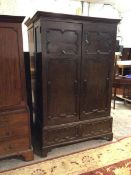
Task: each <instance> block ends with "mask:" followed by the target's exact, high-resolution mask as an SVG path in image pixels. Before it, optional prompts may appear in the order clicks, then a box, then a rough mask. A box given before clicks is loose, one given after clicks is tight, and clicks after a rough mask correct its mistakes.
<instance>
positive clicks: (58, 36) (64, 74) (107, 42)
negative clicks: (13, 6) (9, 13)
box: [25, 12, 119, 156]
mask: <svg viewBox="0 0 131 175" xmlns="http://www.w3.org/2000/svg"><path fill="white" fill-rule="evenodd" d="M118 22H119V20H117V19H104V18H93V17H82V16H75V15H66V14H56V13H48V12H37V13H36V14H35V15H34V16H33V18H32V19H29V20H27V21H26V23H25V24H26V25H27V27H28V37H29V48H30V49H29V51H30V62H31V72H32V74H33V75H35V76H32V82H33V85H32V87H33V96H34V112H35V123H34V126H35V132H36V134H37V139H38V141H39V143H40V149H41V153H42V155H43V156H46V155H47V152H48V151H49V150H51V149H52V148H55V147H58V146H62V145H67V144H72V143H76V142H80V141H85V140H89V139H94V138H100V137H101V138H106V139H108V140H111V139H112V137H113V133H112V117H111V116H110V107H111V96H112V91H111V90H112V72H113V64H114V63H113V61H114V51H115V43H116V29H117V23H118Z"/></svg>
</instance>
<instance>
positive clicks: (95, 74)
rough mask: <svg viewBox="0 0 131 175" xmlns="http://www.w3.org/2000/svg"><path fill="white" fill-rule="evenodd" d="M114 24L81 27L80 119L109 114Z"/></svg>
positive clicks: (94, 24) (91, 24)
mask: <svg viewBox="0 0 131 175" xmlns="http://www.w3.org/2000/svg"><path fill="white" fill-rule="evenodd" d="M115 30H116V27H115V25H112V24H106V23H100V22H99V23H97V22H96V23H91V22H88V23H86V24H85V25H84V27H83V44H82V66H81V101H80V117H81V118H83V119H91V118H92V119H93V118H96V117H102V116H107V115H109V112H110V100H111V77H112V65H113V52H114V45H115V37H116V36H115Z"/></svg>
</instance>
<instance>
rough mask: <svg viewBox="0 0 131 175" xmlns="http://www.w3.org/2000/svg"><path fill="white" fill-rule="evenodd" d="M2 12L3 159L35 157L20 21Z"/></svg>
mask: <svg viewBox="0 0 131 175" xmlns="http://www.w3.org/2000/svg"><path fill="white" fill-rule="evenodd" d="M23 19H24V17H20V16H19V17H18V16H7V15H0V158H5V157H8V156H13V155H17V156H18V155H19V156H20V155H21V156H23V157H24V159H25V160H26V161H29V160H32V159H33V152H32V147H31V135H30V112H29V109H28V106H27V99H26V87H25V85H26V84H25V69H24V55H23V47H22V31H21V23H22V21H23Z"/></svg>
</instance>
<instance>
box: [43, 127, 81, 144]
mask: <svg viewBox="0 0 131 175" xmlns="http://www.w3.org/2000/svg"><path fill="white" fill-rule="evenodd" d="M44 133H45V134H44V140H43V142H44V145H55V144H58V143H59V144H60V143H63V142H67V141H71V140H74V139H76V138H77V137H78V127H77V126H70V127H63V128H57V129H50V130H47V131H44Z"/></svg>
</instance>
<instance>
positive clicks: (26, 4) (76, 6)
mask: <svg viewBox="0 0 131 175" xmlns="http://www.w3.org/2000/svg"><path fill="white" fill-rule="evenodd" d="M81 8H82V6H81V2H79V1H73V0H72V1H71V0H0V14H7V15H22V16H26V18H25V20H27V18H28V17H32V16H33V15H34V14H35V12H36V11H38V10H41V11H50V12H58V13H67V14H81V11H82V10H81ZM82 15H84V16H94V17H105V18H121V17H122V21H121V24H120V25H119V27H118V36H120V37H119V39H120V41H121V44H122V45H124V47H131V37H130V36H129V35H130V23H131V11H129V12H124V13H122V14H120V13H119V12H118V11H117V10H116V9H114V8H113V7H112V6H111V5H109V4H105V5H104V4H100V3H99V4H96V3H87V2H83V14H82ZM22 30H23V45H24V47H23V48H24V51H28V36H27V28H26V26H25V25H24V23H23V24H22Z"/></svg>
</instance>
